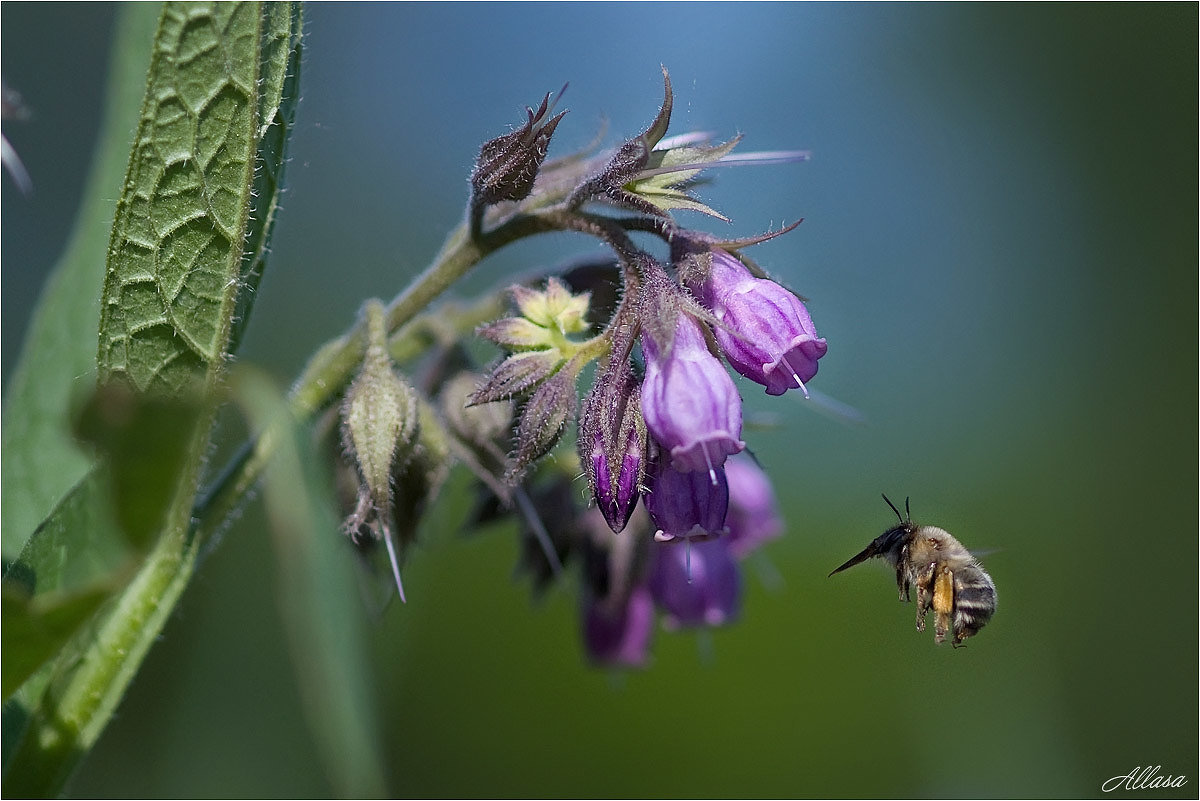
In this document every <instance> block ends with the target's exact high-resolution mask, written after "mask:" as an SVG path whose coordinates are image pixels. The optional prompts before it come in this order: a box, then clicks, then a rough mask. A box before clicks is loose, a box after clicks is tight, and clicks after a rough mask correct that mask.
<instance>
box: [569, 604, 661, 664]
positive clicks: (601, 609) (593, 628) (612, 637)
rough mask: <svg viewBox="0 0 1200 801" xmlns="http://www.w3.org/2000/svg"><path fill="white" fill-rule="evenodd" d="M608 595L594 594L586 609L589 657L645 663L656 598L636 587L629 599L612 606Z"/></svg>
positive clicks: (585, 637)
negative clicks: (602, 597) (598, 596)
mask: <svg viewBox="0 0 1200 801" xmlns="http://www.w3.org/2000/svg"><path fill="white" fill-rule="evenodd" d="M606 601H607V599H595V598H590V599H588V601H587V605H586V607H585V609H584V613H583V642H584V646H585V647H586V648H587V654H588V658H589V659H591V660H592V661H593V662H595V663H597V664H601V665H611V666H614V667H641V666H642V665H644V664H645V663H646V659H647V657H648V656H649V651H650V638H651V635H652V634H653V632H654V599H653V598H652V597H651V595H650V590H649V589H648V588H646V587H644V586H639V587H634V588H633V590H632V592H630V594H629V595H628V596H627V597H626V598H625V603H624V604H623V605H621V606H619V607H617V608H615V609H614V608H611V607H610V604H608V603H607V602H606Z"/></svg>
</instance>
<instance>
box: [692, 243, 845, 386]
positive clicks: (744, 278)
mask: <svg viewBox="0 0 1200 801" xmlns="http://www.w3.org/2000/svg"><path fill="white" fill-rule="evenodd" d="M696 272H701V273H702V277H699V278H697V279H696V280H693V281H689V288H690V289H691V290H692V292H693V293H694V294H695V295H696V296H697V298H698V299H699V300H700V302H701V303H702V304H704V305H705V306H706V307H707V308H708V309H709V310H711V311H712V313H713V316H714V317H716V319H717V320H719V321H720V322H722V323H724V324H725V325H724V326H717V327H716V329H715V332H714V333H715V335H716V338H717V343H718V344H719V345H720V346H721V350H722V351H723V352H724V354H725V358H726V359H728V360H729V364H730V365H731V366H732V367H733V369H735V370H737V371H738V372H739V373H741V374H742V375H744V376H745V377H746V378H749V379H750V380H751V381H754V382H756V383H759V384H762V385H763V386H765V387H766V388H767V394H768V395H782V394H783V393H784V392H786V391H787V390H789V389H800V390H801V391H802V392H804V394H805V395H807V394H808V391H807V390H806V389H805V387H804V383H805V382H806V381H809V380H811V379H812V378H813V376H815V375H816V374H817V360H818V359H820V358H821V357H822V356H824V355H825V353H826V351H827V350H828V346H827V345H826V343H825V340H824V339H822V338H820V337H818V336H817V329H816V327H815V326H814V325H813V321H812V317H810V316H809V314H808V309H806V308H805V307H804V304H803V303H801V302H800V299H799V298H797V297H796V296H795V295H794V294H792V293H791V292H789V291H788V290H787V289H784V288H783V287H782V286H780V285H779V284H777V283H775V282H774V281H771V280H768V279H766V278H755V277H754V276H753V275H752V274H751V273H750V271H749V270H747V269H746V267H745V265H743V264H742V263H741V262H740V261H739V260H738V259H737V257H736V256H734V255H732V254H731V253H728V252H726V251H724V250H721V249H719V248H718V249H713V250H712V257H711V262H710V265H709V269H708V270H707V272H703V271H690V274H693V275H694V274H695V273H696Z"/></svg>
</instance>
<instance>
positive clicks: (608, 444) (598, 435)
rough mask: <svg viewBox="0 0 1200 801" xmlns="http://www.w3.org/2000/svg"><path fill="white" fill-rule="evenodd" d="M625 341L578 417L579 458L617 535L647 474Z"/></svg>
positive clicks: (635, 385)
mask: <svg viewBox="0 0 1200 801" xmlns="http://www.w3.org/2000/svg"><path fill="white" fill-rule="evenodd" d="M627 345H628V337H627V336H625V337H619V338H618V341H617V342H614V344H613V353H612V355H611V356H610V357H609V359H608V361H607V362H605V364H604V366H603V367H602V368H601V369H600V370H599V371H598V372H597V374H596V382H595V384H594V385H593V386H592V391H591V392H589V393H588V396H587V398H586V399H585V400H584V406H583V413H582V414H581V415H580V418H579V460H580V462H581V463H582V464H583V469H584V473H585V474H586V475H587V478H588V484H589V486H590V488H591V490H592V497H593V498H594V499H595V501H596V506H597V507H599V509H600V511H601V513H602V514H603V515H604V519H605V521H607V523H608V525H609V528H611V529H612V530H613V532H614V533H617V532H620V531H621V530H622V529H624V528H625V524H626V523H627V522H629V516H630V515H631V514H633V510H634V507H636V506H637V502H638V498H639V497H640V496H641V489H642V482H643V480H644V476H645V466H644V462H645V459H644V456H645V453H646V423H645V421H644V420H643V419H642V409H641V390H640V388H639V386H638V383H637V380H636V379H635V378H634V375H633V369H632V368H631V367H630V366H629V360H628V357H627V356H626V355H625V353H626V351H627Z"/></svg>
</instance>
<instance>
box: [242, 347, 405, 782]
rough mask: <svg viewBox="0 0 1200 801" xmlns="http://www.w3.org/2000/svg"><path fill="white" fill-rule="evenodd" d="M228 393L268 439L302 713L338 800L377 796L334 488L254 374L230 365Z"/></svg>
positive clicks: (356, 610)
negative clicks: (271, 442)
mask: <svg viewBox="0 0 1200 801" xmlns="http://www.w3.org/2000/svg"><path fill="white" fill-rule="evenodd" d="M230 383H231V385H232V388H233V391H234V395H235V396H236V397H237V399H238V402H239V403H240V404H241V405H242V406H243V408H244V409H245V410H246V414H247V416H248V417H249V418H250V422H251V425H252V427H253V428H254V429H256V430H258V431H261V432H267V433H266V434H264V436H270V437H272V438H273V440H274V441H275V442H276V446H277V449H276V452H275V457H274V459H273V460H272V462H271V464H270V466H269V467H268V468H267V471H266V474H265V476H264V493H263V495H264V500H265V503H266V508H267V514H268V516H269V517H270V520H271V535H272V542H273V544H274V545H275V552H276V563H277V565H278V574H277V587H278V592H279V607H280V610H281V613H282V615H283V619H284V623H285V625H286V627H287V632H288V639H289V641H290V643H291V648H292V657H293V658H292V661H293V664H294V665H295V666H296V670H297V674H298V679H299V684H300V691H301V698H302V699H303V702H304V711H305V714H306V716H307V717H308V720H309V725H310V728H311V729H312V731H313V733H314V735H315V736H316V741H317V746H318V748H319V750H320V753H321V754H322V756H323V757H324V760H325V764H326V768H327V770H328V771H329V776H330V780H331V781H332V783H333V786H334V788H335V790H336V791H337V794H338V795H342V796H345V797H350V798H361V797H377V796H383V795H384V794H385V787H384V778H383V777H384V770H383V767H382V765H383V762H382V758H381V755H380V750H379V725H378V719H377V717H376V714H375V709H376V706H377V704H376V703H375V702H374V700H373V698H374V697H373V692H372V690H371V687H372V681H371V671H370V665H369V662H368V660H367V642H366V632H365V631H364V624H363V615H362V608H361V601H360V593H359V589H358V586H357V583H356V581H355V575H354V571H353V567H354V560H353V550H352V548H351V546H350V544H349V541H348V540H347V539H346V537H344V536H343V535H342V534H341V533H340V531H339V525H338V519H337V517H336V516H335V514H334V511H333V509H334V506H333V495H332V481H331V479H330V477H329V476H328V475H326V474H325V471H324V470H323V469H322V465H324V464H325V462H324V461H323V460H321V459H318V458H317V457H316V454H315V453H314V446H313V442H312V437H311V434H310V433H309V432H308V431H307V429H305V428H304V427H301V426H299V425H297V424H296V423H295V422H294V420H293V418H292V417H291V414H290V412H289V411H288V407H287V403H286V401H285V400H284V398H283V395H282V394H281V393H280V392H279V391H278V390H277V389H276V388H275V387H274V386H272V384H271V383H270V381H269V380H268V379H267V378H265V377H264V376H263V375H262V374H261V373H258V372H254V371H252V370H250V369H249V368H246V367H241V366H239V367H238V368H236V369H235V370H234V371H233V373H232V375H231V379H230Z"/></svg>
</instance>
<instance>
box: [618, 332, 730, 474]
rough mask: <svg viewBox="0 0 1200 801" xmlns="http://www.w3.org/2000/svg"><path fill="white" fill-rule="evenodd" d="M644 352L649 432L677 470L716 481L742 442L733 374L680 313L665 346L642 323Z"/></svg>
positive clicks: (644, 406) (644, 405)
mask: <svg viewBox="0 0 1200 801" xmlns="http://www.w3.org/2000/svg"><path fill="white" fill-rule="evenodd" d="M642 353H643V354H644V355H645V357H646V377H645V380H644V381H643V382H642V398H641V405H642V414H643V416H644V417H645V419H646V427H647V428H648V429H649V430H650V434H651V436H652V437H653V438H654V440H655V441H656V442H658V444H659V445H660V446H661V447H662V448H663V449H664V450H665V451H667V452H668V453H670V456H671V458H670V461H671V464H672V465H673V466H674V467H675V469H676V470H681V471H684V472H690V471H693V470H706V471H707V472H708V474H709V478H710V480H711V481H713V482H715V481H716V480H717V479H716V471H715V468H718V467H720V466H721V465H723V464H724V463H725V457H726V456H728V455H729V454H732V453H737V452H738V451H740V450H742V449H743V448H745V447H746V443H744V442H742V440H741V434H742V399H741V398H740V397H739V396H738V393H737V387H735V386H734V385H733V379H731V378H730V377H729V373H728V372H727V371H726V370H725V367H724V366H723V365H722V364H721V362H720V361H719V360H718V359H717V358H716V357H715V356H713V355H712V354H711V353H710V352H709V350H708V345H707V343H706V342H705V339H704V332H703V331H702V330H701V328H700V324H699V323H697V322H696V321H695V320H693V319H692V318H691V317H690V316H688V315H687V314H684V313H682V312H680V313H678V314H677V317H676V322H675V331H674V336H673V338H672V341H671V342H670V344H669V349H668V345H667V343H665V342H662V341H659V340H658V339H656V335H654V334H653V333H652V328H651V327H649V326H646V327H644V328H643V331H642Z"/></svg>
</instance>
